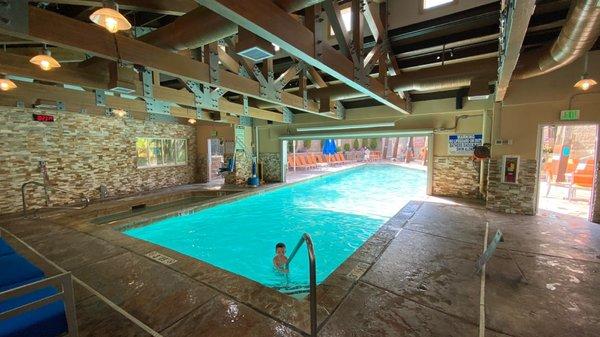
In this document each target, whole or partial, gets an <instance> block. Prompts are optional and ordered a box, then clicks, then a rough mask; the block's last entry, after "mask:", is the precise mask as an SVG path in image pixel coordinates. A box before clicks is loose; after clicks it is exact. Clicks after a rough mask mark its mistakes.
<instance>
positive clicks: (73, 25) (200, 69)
mask: <svg viewBox="0 0 600 337" xmlns="http://www.w3.org/2000/svg"><path fill="white" fill-rule="evenodd" d="M28 11H29V17H28V19H29V25H28V32H27V33H21V32H18V31H14V30H8V29H0V33H3V34H6V35H11V36H16V37H21V38H26V39H30V40H34V41H37V42H39V43H49V44H52V45H57V46H60V47H64V48H69V49H74V50H78V51H83V52H86V53H89V54H91V55H94V56H99V57H102V58H105V59H108V60H112V61H118V62H127V63H132V64H138V65H143V66H144V67H147V68H149V69H152V70H156V71H159V72H161V73H164V74H168V75H171V76H174V77H178V78H181V79H183V80H192V81H198V82H200V83H202V84H206V85H214V86H218V87H221V88H223V89H225V90H228V91H233V92H236V93H240V94H242V95H246V96H249V97H254V98H257V99H262V100H267V101H270V102H271V103H275V104H280V105H282V106H287V107H290V108H294V109H298V110H301V111H306V112H310V113H316V114H319V115H321V116H322V115H323V114H321V113H319V112H318V109H319V107H318V104H317V103H316V102H314V101H312V100H311V101H309V102H308V104H307V106H306V105H305V104H304V102H303V100H302V97H299V96H297V95H293V94H290V93H287V92H281V96H280V99H271V98H268V97H265V96H264V95H262V93H261V89H260V85H259V83H258V82H256V81H253V80H251V79H248V78H245V77H242V76H240V75H237V74H233V73H231V72H229V71H226V70H224V69H218V68H215V70H214V71H211V67H210V66H209V65H208V64H206V63H202V62H199V61H196V60H194V59H191V58H189V57H187V56H183V55H178V54H175V53H172V52H170V51H167V50H164V49H162V48H159V47H156V46H153V45H150V44H147V43H144V42H141V41H137V40H135V39H132V38H129V37H127V36H124V35H121V34H110V33H109V32H107V31H105V30H104V29H102V28H101V27H96V26H94V25H92V24H87V23H84V22H80V21H77V20H74V19H71V18H68V17H64V16H62V15H60V14H57V13H53V12H50V11H47V10H43V9H40V8H37V7H32V6H30V7H29V8H28ZM49 26H52V27H53V29H47V27H49ZM215 76H216V77H218V83H215V78H214V77H215Z"/></svg>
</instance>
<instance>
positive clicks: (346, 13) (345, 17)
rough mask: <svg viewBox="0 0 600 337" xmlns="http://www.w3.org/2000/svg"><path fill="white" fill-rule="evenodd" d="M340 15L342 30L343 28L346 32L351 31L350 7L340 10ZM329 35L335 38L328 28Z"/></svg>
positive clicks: (331, 29)
mask: <svg viewBox="0 0 600 337" xmlns="http://www.w3.org/2000/svg"><path fill="white" fill-rule="evenodd" d="M340 14H341V15H342V28H345V29H346V31H347V32H349V31H351V30H352V8H351V7H350V6H348V7H345V8H342V9H340ZM329 35H330V36H335V32H334V31H333V28H331V26H329Z"/></svg>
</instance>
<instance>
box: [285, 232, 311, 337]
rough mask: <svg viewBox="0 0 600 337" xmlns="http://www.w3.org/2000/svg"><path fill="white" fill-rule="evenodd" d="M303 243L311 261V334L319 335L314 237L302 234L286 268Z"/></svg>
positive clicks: (286, 267)
mask: <svg viewBox="0 0 600 337" xmlns="http://www.w3.org/2000/svg"><path fill="white" fill-rule="evenodd" d="M303 243H306V250H308V262H309V284H310V293H309V300H310V335H311V336H312V337H317V265H316V261H315V249H314V246H313V242H312V239H311V237H310V235H309V234H308V233H304V234H302V237H301V238H300V240H298V243H297V244H296V247H294V250H292V253H291V254H290V258H289V259H288V261H287V263H286V264H285V269H286V270H289V267H290V262H292V260H293V259H294V257H295V256H296V253H297V252H298V250H299V249H300V247H301V246H302V244H303Z"/></svg>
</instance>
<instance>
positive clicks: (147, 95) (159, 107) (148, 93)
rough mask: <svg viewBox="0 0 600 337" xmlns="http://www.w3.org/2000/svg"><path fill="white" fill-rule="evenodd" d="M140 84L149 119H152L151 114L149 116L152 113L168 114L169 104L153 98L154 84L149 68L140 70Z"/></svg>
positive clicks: (169, 112) (169, 111)
mask: <svg viewBox="0 0 600 337" xmlns="http://www.w3.org/2000/svg"><path fill="white" fill-rule="evenodd" d="M142 86H143V91H144V92H143V94H144V101H146V111H147V112H148V115H149V117H150V118H149V119H150V120H153V119H152V116H150V115H153V114H159V115H170V114H171V104H170V103H167V102H163V101H159V100H157V99H154V84H153V83H152V72H151V71H150V70H147V69H144V70H143V71H142Z"/></svg>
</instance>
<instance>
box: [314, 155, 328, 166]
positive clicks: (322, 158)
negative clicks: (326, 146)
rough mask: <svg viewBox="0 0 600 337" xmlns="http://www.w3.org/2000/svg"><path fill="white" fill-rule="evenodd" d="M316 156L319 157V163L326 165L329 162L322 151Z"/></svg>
mask: <svg viewBox="0 0 600 337" xmlns="http://www.w3.org/2000/svg"><path fill="white" fill-rule="evenodd" d="M315 157H316V158H317V163H319V164H321V165H322V166H326V165H328V164H329V163H328V162H327V160H326V159H325V158H324V157H323V154H322V153H319V154H317V155H315Z"/></svg>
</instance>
